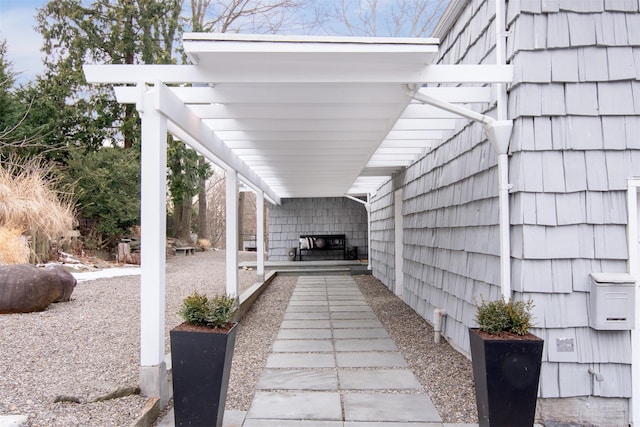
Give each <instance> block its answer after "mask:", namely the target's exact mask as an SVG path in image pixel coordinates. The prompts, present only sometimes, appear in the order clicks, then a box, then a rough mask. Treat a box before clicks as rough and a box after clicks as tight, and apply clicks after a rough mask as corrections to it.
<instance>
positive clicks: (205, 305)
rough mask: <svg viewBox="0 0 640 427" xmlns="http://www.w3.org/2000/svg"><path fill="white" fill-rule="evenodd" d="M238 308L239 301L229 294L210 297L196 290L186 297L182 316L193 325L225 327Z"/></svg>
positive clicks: (181, 311)
mask: <svg viewBox="0 0 640 427" xmlns="http://www.w3.org/2000/svg"><path fill="white" fill-rule="evenodd" d="M237 309H238V301H237V300H236V298H235V297H233V296H229V295H216V296H214V297H213V298H209V297H207V296H206V295H202V294H199V293H198V292H194V293H193V294H191V295H189V296H188V297H186V298H185V299H184V301H183V302H182V309H181V310H180V316H181V317H182V318H183V319H184V321H185V322H187V323H191V324H192V325H198V326H206V327H208V328H224V327H225V326H227V325H228V324H229V323H230V322H231V321H232V320H233V316H234V314H235V312H236V310H237Z"/></svg>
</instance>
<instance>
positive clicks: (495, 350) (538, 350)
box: [469, 329, 544, 427]
mask: <svg viewBox="0 0 640 427" xmlns="http://www.w3.org/2000/svg"><path fill="white" fill-rule="evenodd" d="M469 339H470V341H471V365H472V367H473V380H474V383H475V388H476V403H477V405H478V423H479V425H480V427H487V426H491V427H502V426H504V427H525V426H527V427H531V426H533V422H534V418H535V412H536V401H537V396H538V381H539V378H540V365H541V361H542V347H543V345H544V341H543V340H542V339H540V338H538V337H536V336H534V335H529V336H527V337H525V339H517V340H509V339H485V338H483V337H482V336H481V335H480V334H478V330H477V329H469Z"/></svg>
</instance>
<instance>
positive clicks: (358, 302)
mask: <svg viewBox="0 0 640 427" xmlns="http://www.w3.org/2000/svg"><path fill="white" fill-rule="evenodd" d="M329 305H366V306H369V304H368V303H367V302H366V301H365V300H354V299H345V300H342V299H338V300H329Z"/></svg>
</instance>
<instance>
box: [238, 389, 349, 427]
mask: <svg viewBox="0 0 640 427" xmlns="http://www.w3.org/2000/svg"><path fill="white" fill-rule="evenodd" d="M247 418H261V419H288V420H326V421H340V420H342V405H341V403H340V394H339V393H329V392H300V393H275V392H265V391H258V392H256V394H255V396H254V398H253V402H252V403H251V407H250V408H249V412H248V413H247Z"/></svg>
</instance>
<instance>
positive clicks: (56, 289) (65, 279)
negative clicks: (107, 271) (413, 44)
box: [0, 264, 76, 314]
mask: <svg viewBox="0 0 640 427" xmlns="http://www.w3.org/2000/svg"><path fill="white" fill-rule="evenodd" d="M75 286H76V279H75V277H73V275H72V274H71V273H69V272H68V271H67V270H65V269H64V268H62V267H61V266H57V265H55V266H47V267H45V268H38V267H36V266H35V265H31V264H19V265H2V266H0V314H4V313H29V312H32V311H42V310H44V309H45V308H47V307H48V306H49V304H51V303H53V302H63V301H69V299H70V298H71V293H72V292H73V288H74V287H75Z"/></svg>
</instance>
